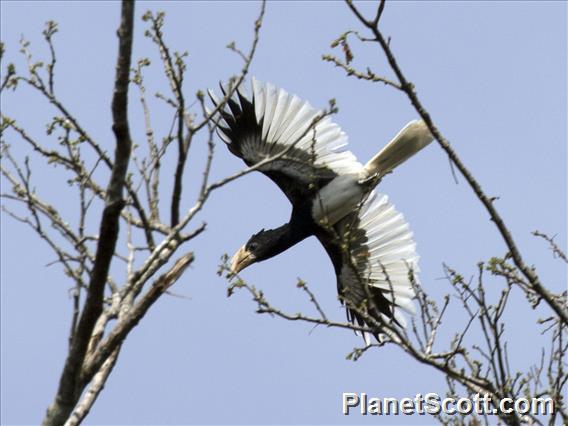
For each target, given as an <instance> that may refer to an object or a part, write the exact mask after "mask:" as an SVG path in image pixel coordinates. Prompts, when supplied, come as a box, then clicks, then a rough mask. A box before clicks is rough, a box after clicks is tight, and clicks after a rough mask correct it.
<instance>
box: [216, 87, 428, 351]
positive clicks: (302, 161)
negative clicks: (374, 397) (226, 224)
mask: <svg viewBox="0 0 568 426" xmlns="http://www.w3.org/2000/svg"><path fill="white" fill-rule="evenodd" d="M221 90H222V92H223V94H224V95H225V97H226V96H227V95H226V93H227V90H226V89H225V88H224V87H223V85H221ZM235 92H236V94H233V96H232V97H230V98H228V99H227V100H226V104H225V106H224V107H223V108H220V109H219V110H218V114H216V116H215V117H216V122H217V130H218V134H219V136H220V138H221V139H222V140H223V141H224V142H225V143H226V144H227V146H228V148H229V150H230V151H231V152H232V153H233V154H234V155H236V156H237V157H240V158H242V159H243V160H244V162H245V163H246V164H247V165H248V166H255V165H257V164H258V163H259V162H263V164H261V165H260V166H258V169H257V170H258V171H260V172H262V173H264V174H265V175H266V176H268V177H269V178H270V179H271V180H272V181H274V182H275V183H276V185H278V186H279V187H280V189H281V190H282V191H283V192H284V194H285V195H286V197H287V198H288V199H289V200H290V202H291V203H292V214H291V217H290V221H289V222H288V223H286V224H284V225H282V226H280V227H279V228H276V229H269V230H264V229H262V230H261V231H260V232H258V233H256V234H254V235H253V236H252V237H251V238H250V239H249V240H248V242H247V243H246V244H245V245H243V246H242V247H241V248H240V249H239V250H238V251H237V252H236V254H235V255H234V256H233V258H232V261H231V267H230V268H231V272H232V273H233V274H236V273H238V272H240V271H242V270H243V269H244V268H246V267H247V266H249V265H251V264H252V263H254V262H259V261H262V260H266V259H269V258H271V257H274V256H276V255H278V254H279V253H282V252H283V251H284V250H287V249H288V248H290V247H292V246H293V245H295V244H297V243H299V242H300V241H302V240H303V239H305V238H307V237H309V236H312V235H313V236H315V237H316V238H317V239H318V240H319V241H320V243H321V244H322V245H323V247H324V248H325V250H326V251H327V254H328V255H329V257H330V258H331V261H332V263H333V267H334V268H335V274H336V276H337V289H338V292H339V297H340V300H341V301H342V303H345V304H346V307H347V317H348V319H349V320H350V321H352V322H354V323H355V322H356V323H357V324H358V325H365V321H364V316H365V315H364V314H362V313H363V312H367V314H368V315H371V314H373V312H374V314H373V315H374V316H373V318H377V316H381V319H380V321H382V322H383V323H384V322H385V321H392V322H394V323H395V324H397V325H399V326H405V323H406V322H405V319H404V316H403V315H402V313H401V312H400V309H402V310H404V311H407V312H409V313H413V312H414V306H413V302H412V299H413V298H414V296H415V293H414V289H413V286H412V283H411V279H410V274H413V273H416V272H417V271H418V265H417V263H418V255H417V254H416V251H415V243H414V241H413V239H412V232H411V231H410V229H409V226H408V224H407V223H406V221H405V220H404V218H403V216H402V214H400V213H398V212H397V211H396V210H395V208H394V206H393V205H392V204H391V203H389V201H388V198H387V196H386V195H381V194H377V193H375V191H374V190H373V189H374V187H375V186H376V185H377V184H378V183H379V181H380V180H381V178H383V177H384V176H385V174H387V173H389V172H391V171H392V170H393V169H394V168H395V167H396V166H398V165H399V164H401V163H402V162H404V161H405V160H407V159H408V158H409V157H411V156H412V155H414V154H415V153H416V152H418V151H419V150H420V149H422V148H424V147H425V146H426V145H428V144H429V143H430V142H431V141H432V140H433V138H432V135H431V134H430V131H429V130H428V128H427V126H426V125H425V123H424V122H423V121H419V120H415V121H411V122H410V123H408V124H407V125H406V126H405V127H404V128H403V129H402V130H401V131H400V132H399V133H398V134H397V135H396V136H395V137H394V138H393V139H392V140H391V141H390V142H389V143H388V144H387V145H386V146H385V147H384V148H383V149H382V150H381V151H380V152H379V153H378V154H377V155H375V156H374V157H373V158H371V160H369V162H368V163H367V164H365V165H362V164H361V163H359V162H358V161H357V159H356V158H355V156H354V155H353V154H352V153H351V152H350V151H346V150H345V149H344V147H345V146H346V144H347V136H346V135H345V133H344V132H342V131H341V129H340V127H339V126H338V125H337V124H335V123H333V122H332V121H331V119H330V117H329V116H328V115H327V114H324V113H323V112H322V111H318V110H316V109H314V108H313V107H311V106H310V104H309V103H307V102H304V101H302V100H300V99H299V98H298V97H297V96H294V95H289V94H288V93H287V92H286V91H284V90H282V89H278V88H276V87H274V86H273V85H271V84H263V83H260V82H259V81H257V80H255V79H254V78H253V79H252V95H251V96H250V97H247V96H246V95H245V94H244V93H243V92H242V91H241V90H240V88H237V90H236V91H235ZM209 96H210V98H211V100H212V102H213V104H214V105H215V106H216V107H218V105H219V103H220V102H221V100H220V99H218V98H217V97H216V96H215V94H214V93H213V92H212V91H209ZM409 271H410V274H409ZM370 301H371V302H370ZM370 306H372V307H373V309H370V308H369V307H370ZM380 321H379V324H380V323H381V322H380ZM367 322H369V321H367ZM375 336H376V337H378V336H377V334H375ZM365 341H366V342H367V343H368V336H366V335H365Z"/></svg>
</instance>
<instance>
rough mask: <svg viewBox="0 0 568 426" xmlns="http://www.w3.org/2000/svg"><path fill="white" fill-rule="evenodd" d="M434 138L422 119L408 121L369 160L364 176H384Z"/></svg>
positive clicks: (364, 169)
mask: <svg viewBox="0 0 568 426" xmlns="http://www.w3.org/2000/svg"><path fill="white" fill-rule="evenodd" d="M433 140H434V138H433V137H432V134H431V133H430V130H428V127H427V126H426V123H424V121H422V120H414V121H411V122H410V123H408V124H407V125H406V126H404V128H403V129H402V130H401V131H400V132H398V134H397V135H396V136H395V137H394V138H393V139H392V140H391V141H390V142H389V143H388V144H387V146H385V147H384V148H383V149H381V151H380V152H379V153H378V154H377V155H375V156H374V157H373V158H371V159H370V160H369V162H368V163H367V164H365V167H364V168H363V173H362V177H363V178H368V177H371V176H374V175H377V174H378V175H379V176H381V177H382V176H384V175H385V174H387V173H388V172H390V171H391V170H393V169H394V168H395V167H397V166H398V165H400V164H402V163H404V162H405V161H406V160H408V159H409V158H410V157H412V156H413V155H414V154H416V153H417V152H418V151H420V150H421V149H422V148H424V147H425V146H426V145H428V144H429V143H430V142H432V141H433Z"/></svg>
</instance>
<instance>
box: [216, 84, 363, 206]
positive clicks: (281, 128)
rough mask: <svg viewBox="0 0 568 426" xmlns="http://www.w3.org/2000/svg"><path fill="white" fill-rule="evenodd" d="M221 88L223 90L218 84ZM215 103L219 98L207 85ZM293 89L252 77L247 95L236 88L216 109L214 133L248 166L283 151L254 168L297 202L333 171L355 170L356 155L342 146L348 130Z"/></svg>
mask: <svg viewBox="0 0 568 426" xmlns="http://www.w3.org/2000/svg"><path fill="white" fill-rule="evenodd" d="M221 90H222V91H223V93H225V92H226V90H225V89H224V88H223V87H221ZM209 96H210V97H211V100H212V101H213V103H215V104H216V105H217V104H218V102H219V101H218V100H217V98H216V97H215V95H214V94H213V93H212V92H211V91H209ZM322 116H323V114H322V112H321V111H318V110H316V109H314V108H313V107H312V106H310V104H309V103H308V102H304V101H302V100H301V99H299V98H298V97H297V96H295V95H289V94H288V93H287V92H286V91H284V90H282V89H277V88H275V87H274V86H272V85H271V84H263V83H260V82H258V81H257V80H255V79H254V78H253V79H252V96H251V97H250V98H249V97H247V96H245V95H244V94H243V93H242V92H241V91H240V89H239V90H237V96H236V97H233V98H232V99H229V101H228V102H227V106H225V108H224V109H223V110H221V111H220V113H219V116H218V117H217V118H218V123H217V124H218V133H219V136H220V137H221V139H223V141H224V142H225V143H226V144H227V146H228V147H229V150H230V151H231V152H232V153H233V154H235V155H236V156H238V157H240V158H242V159H243V160H244V162H245V163H246V164H247V165H248V166H253V165H255V164H257V163H259V162H261V161H263V160H266V159H267V158H272V157H274V156H276V155H278V154H279V153H282V151H284V150H286V152H285V154H282V155H281V157H279V158H278V159H276V160H274V161H270V162H268V163H267V164H264V165H263V166H261V167H260V168H259V171H261V172H262V173H264V174H265V175H267V176H268V177H269V178H270V179H272V180H273V181H274V182H275V183H276V184H277V185H278V186H279V187H280V189H281V190H282V191H283V192H284V193H285V194H286V196H287V197H288V199H289V200H290V201H291V202H292V204H294V205H296V204H297V203H301V202H302V201H303V200H305V199H306V198H307V197H309V196H310V195H312V194H313V193H315V192H316V191H317V189H318V188H321V187H323V186H325V185H326V184H327V183H328V182H329V181H331V180H332V179H333V178H335V177H336V176H338V175H342V174H346V173H359V171H360V169H361V168H362V166H361V164H360V163H359V162H357V160H356V158H355V156H354V155H353V154H352V153H351V152H349V151H346V150H344V147H345V146H346V145H347V136H346V135H345V133H344V132H342V131H341V128H340V127H339V126H338V125H337V124H335V123H333V122H332V121H331V119H330V118H329V117H325V118H322V119H321V120H318V117H322Z"/></svg>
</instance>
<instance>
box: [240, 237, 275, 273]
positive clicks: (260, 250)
mask: <svg viewBox="0 0 568 426" xmlns="http://www.w3.org/2000/svg"><path fill="white" fill-rule="evenodd" d="M275 236H276V235H275V231H274V230H268V231H265V230H264V229H262V230H261V231H260V232H258V233H256V234H254V235H253V236H252V237H250V239H249V240H248V241H247V243H246V244H245V245H244V246H242V247H241V248H240V249H239V250H238V251H237V252H236V253H235V254H234V256H233V258H232V259H231V273H233V274H237V273H239V272H240V271H242V270H243V269H245V268H246V267H247V266H249V265H252V264H253V263H255V262H260V261H261V260H265V259H268V258H269V257H272V256H274V254H276V253H273V252H274V245H275V242H276V238H275Z"/></svg>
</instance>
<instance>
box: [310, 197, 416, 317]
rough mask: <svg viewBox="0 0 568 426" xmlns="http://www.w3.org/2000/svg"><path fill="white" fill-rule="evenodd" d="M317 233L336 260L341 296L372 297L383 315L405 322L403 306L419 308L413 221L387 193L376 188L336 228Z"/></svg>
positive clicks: (360, 300)
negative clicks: (395, 206)
mask: <svg viewBox="0 0 568 426" xmlns="http://www.w3.org/2000/svg"><path fill="white" fill-rule="evenodd" d="M317 236H318V238H319V240H320V241H321V242H322V244H323V246H324V247H325V249H326V251H327V252H328V254H329V256H330V257H331V260H332V262H333V264H334V267H335V272H336V274H337V286H338V291H339V294H340V296H341V298H342V300H343V301H345V299H347V300H349V303H350V304H351V306H355V307H361V306H363V304H364V303H366V302H368V300H369V299H370V298H371V299H372V300H373V303H374V305H375V307H376V309H377V310H378V311H379V312H380V315H381V316H382V320H383V321H386V322H388V321H394V322H395V323H396V324H398V325H400V326H403V327H405V326H406V320H405V318H404V316H403V314H402V312H401V310H403V311H406V312H408V313H414V304H413V302H412V299H413V298H414V296H415V292H414V289H413V287H412V284H411V282H410V279H409V271H412V273H413V274H414V276H415V278H416V273H417V272H418V255H417V254H416V250H415V249H416V244H415V243H414V241H413V239H412V232H411V231H410V227H409V226H408V223H407V222H406V221H405V220H404V217H403V216H402V214H401V213H399V212H397V211H396V210H395V208H394V206H393V205H392V204H391V203H389V202H388V197H387V196H386V195H380V194H375V193H374V192H373V193H371V194H370V196H369V197H368V198H367V199H366V200H364V201H363V203H362V205H361V206H360V208H359V209H357V210H356V211H354V212H353V213H351V214H349V215H348V216H346V217H345V218H343V219H342V220H341V221H339V222H338V223H337V224H336V225H335V226H334V227H333V230H323V228H322V231H320V233H319V235H317ZM416 280H417V278H416ZM369 296H370V297H369ZM367 306H369V305H367ZM347 316H348V319H349V320H350V321H352V322H357V323H358V324H360V325H362V324H364V321H363V318H362V316H361V315H360V314H359V313H357V312H356V310H354V309H350V308H349V307H348V308H347Z"/></svg>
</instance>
